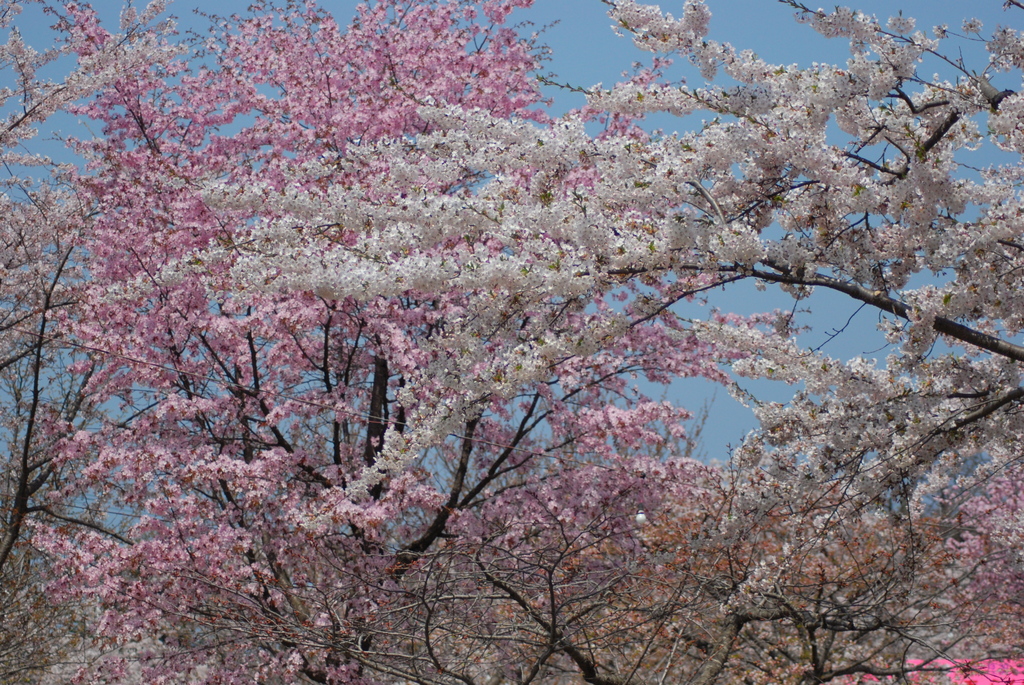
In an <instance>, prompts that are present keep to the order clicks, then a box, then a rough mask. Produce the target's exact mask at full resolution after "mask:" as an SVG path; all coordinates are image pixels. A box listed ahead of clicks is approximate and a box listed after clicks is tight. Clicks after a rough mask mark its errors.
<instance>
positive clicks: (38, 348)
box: [0, 2, 161, 683]
mask: <svg viewBox="0 0 1024 685" xmlns="http://www.w3.org/2000/svg"><path fill="white" fill-rule="evenodd" d="M22 9H23V7H22V4H21V3H17V2H3V3H0V28H2V29H5V30H6V31H7V39H6V42H5V43H4V44H3V45H0V73H3V74H4V82H5V87H4V89H3V90H2V91H0V112H2V116H3V123H2V125H0V162H2V165H3V168H4V170H5V173H6V176H5V177H4V178H3V179H2V181H0V207H2V210H0V215H2V217H3V219H2V221H0V397H2V400H0V455H2V456H0V464H2V466H0V473H2V479H0V679H2V680H3V681H4V682H11V683H14V682H38V679H39V678H40V676H41V674H42V673H43V672H44V671H45V670H46V669H47V668H48V667H49V666H50V665H51V664H52V663H53V662H55V661H58V660H61V659H65V658H68V655H69V654H70V653H71V652H72V651H73V650H74V649H76V647H77V644H78V643H79V642H80V641H81V638H82V637H83V636H84V634H85V627H84V618H83V614H82V613H81V611H80V609H81V607H79V606H77V605H76V604H73V603H68V604H62V605H56V604H55V603H53V602H52V601H51V599H52V598H51V597H50V596H49V593H48V592H47V589H46V582H47V581H48V579H49V570H50V561H49V559H47V558H46V556H45V555H43V554H41V553H40V551H39V550H38V549H37V548H36V547H35V546H34V544H33V535H32V522H33V521H36V522H42V523H44V524H47V525H55V526H84V527H89V528H93V529H99V530H102V529H103V525H102V522H103V518H104V517H103V516H102V515H97V513H96V512H95V511H92V507H90V506H89V502H87V501H86V500H79V501H77V502H74V503H71V502H61V501H58V500H56V499H54V498H53V495H54V494H55V492H56V491H58V490H59V489H60V488H61V487H63V486H64V484H65V483H66V482H67V480H68V479H71V478H73V477H74V473H73V472H72V471H69V470H68V469H67V468H65V467H63V466H62V465H61V464H60V463H59V459H58V452H59V443H60V442H61V440H62V439H63V438H64V437H65V436H66V435H67V433H68V432H69V431H71V432H73V431H74V429H75V427H83V426H85V425H87V424H88V422H89V420H90V416H91V415H92V412H93V407H92V404H91V402H90V397H89V392H88V390H87V386H88V383H89V380H90V373H91V369H92V368H93V366H94V365H93V363H92V362H90V360H89V359H88V358H87V356H86V355H83V354H81V353H80V352H79V351H78V350H76V349H75V348H74V347H73V346H71V345H69V344H68V342H67V341H66V340H65V339H64V337H63V334H62V333H61V332H60V331H59V321H60V319H61V318H62V317H65V316H67V315H69V313H70V310H71V309H73V307H74V306H75V298H76V296H75V294H74V288H75V286H76V284H77V283H80V282H81V279H82V275H83V274H82V268H81V260H82V259H83V257H84V254H83V253H82V252H81V247H82V237H83V233H82V227H83V225H84V224H85V223H87V221H88V214H89V211H90V210H89V207H88V205H87V203H86V199H85V198H84V197H83V196H82V195H81V194H80V193H78V192H77V191H76V190H75V188H74V187H73V185H74V184H73V181H72V179H71V175H72V174H71V170H70V168H69V167H67V166H63V165H59V164H56V163H54V162H53V161H52V160H50V159H48V158H47V157H46V156H44V155H40V154H38V153H37V152H34V151H33V145H34V142H33V138H35V137H36V136H37V134H38V132H39V130H40V128H42V127H45V126H46V125H47V122H48V120H49V119H50V118H51V117H53V116H54V115H55V114H58V113H60V112H62V111H63V110H66V108H67V107H68V106H69V105H70V104H71V103H72V102H74V101H76V100H79V99H81V98H84V97H87V96H89V95H91V94H93V93H94V92H95V91H96V90H97V89H98V88H100V87H102V86H103V85H104V84H106V83H108V82H109V81H110V79H111V77H112V76H113V75H114V74H115V73H118V72H120V71H123V70H124V69H126V68H129V67H130V65H131V64H132V63H133V62H136V61H141V62H146V63H152V62H153V60H154V59H156V58H158V56H159V55H158V51H156V50H155V46H154V43H153V41H152V36H151V35H150V34H147V32H146V31H145V30H144V29H143V27H144V26H145V25H146V24H147V23H149V22H150V21H151V20H152V19H153V15H154V14H156V13H159V12H160V11H161V10H160V8H159V7H152V8H150V10H149V12H144V13H142V14H137V15H126V16H125V18H124V22H123V26H122V32H121V33H120V34H118V35H115V36H111V37H110V41H109V42H108V43H107V45H105V46H103V47H102V48H97V49H92V50H91V55H90V57H89V58H88V59H83V60H81V61H80V62H79V63H78V65H77V67H76V68H74V69H72V70H71V71H70V73H68V74H67V75H66V76H65V77H64V78H63V79H61V80H57V81H53V80H50V79H47V78H44V77H42V76H40V73H41V72H43V71H46V70H50V71H52V70H53V68H54V67H55V66H56V65H57V63H58V60H60V59H62V58H65V59H66V58H67V56H68V55H69V54H70V53H72V52H73V51H74V50H75V48H76V46H80V45H82V44H83V43H85V42H88V41H89V38H88V37H87V36H83V35H74V34H67V33H65V34H63V37H62V39H61V42H60V43H59V44H58V45H57V46H55V47H53V48H51V49H49V50H46V51H44V52H37V51H36V50H34V49H33V48H32V47H30V46H29V45H27V44H26V42H25V41H24V40H23V38H22V36H21V34H20V33H19V32H18V30H17V28H16V24H15V22H16V21H17V20H18V15H19V13H20V12H21V10H22ZM33 9H38V8H33ZM68 9H69V11H71V12H73V11H74V9H73V8H68ZM52 18H53V20H54V21H56V22H57V23H58V25H60V24H62V23H63V22H65V21H66V20H67V17H66V16H62V15H61V13H60V12H58V11H56V10H54V11H53V14H52Z"/></svg>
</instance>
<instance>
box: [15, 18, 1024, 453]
mask: <svg viewBox="0 0 1024 685" xmlns="http://www.w3.org/2000/svg"><path fill="white" fill-rule="evenodd" d="M249 2H250V0H219V2H216V3H211V2H196V1H195V0H177V1H176V2H171V4H170V8H169V13H170V14H173V15H176V16H177V17H178V20H179V27H180V28H181V29H182V31H184V30H187V29H194V30H202V29H203V28H205V26H206V22H205V20H204V19H203V18H201V17H198V16H196V15H195V10H196V9H201V10H203V11H205V12H211V13H217V14H221V15H228V14H232V13H236V12H245V10H246V8H247V7H248V5H249ZM321 4H322V5H323V6H324V7H326V8H327V9H328V10H329V11H331V12H332V13H333V14H334V15H335V17H336V18H337V19H338V20H339V23H341V24H346V23H347V20H348V18H349V17H351V16H352V15H353V13H354V8H355V6H356V4H357V3H356V2H354V1H353V0H323V2H322V3H321ZM808 4H811V3H808ZM93 5H94V7H96V8H97V9H98V10H99V11H100V13H101V16H102V17H103V18H104V20H105V21H106V22H107V24H108V26H110V27H111V29H112V30H115V29H116V26H117V19H118V15H119V13H120V10H121V8H122V6H123V3H122V2H120V1H119V0H99V1H98V2H94V3H93ZM707 5H708V7H709V8H710V9H711V11H712V14H713V18H712V21H711V32H710V38H712V39H715V40H719V41H725V42H729V43H732V44H733V45H734V46H735V47H737V48H739V49H751V50H753V51H754V52H756V53H757V54H758V55H759V56H760V57H762V58H763V59H766V60H768V61H770V62H773V63H779V64H787V65H788V64H794V63H796V64H798V65H800V66H808V65H810V64H811V63H814V62H830V63H843V62H844V61H845V60H846V59H847V58H848V56H849V49H848V46H847V44H846V42H845V41H842V40H826V39H825V38H823V37H821V36H819V35H818V34H817V33H815V32H814V31H812V30H811V29H810V28H809V27H807V26H803V25H799V24H797V23H796V22H795V21H794V19H793V10H792V9H791V8H790V7H788V6H786V5H784V4H782V3H780V2H777V1H776V0H707ZM662 6H663V8H664V9H665V10H666V11H668V12H671V13H675V14H677V15H678V14H679V13H681V10H682V2H681V0H677V1H674V2H671V3H663V4H662ZM811 6H812V7H817V5H813V4H811ZM850 6H851V7H854V8H856V9H860V10H862V11H864V12H867V13H869V14H874V15H876V16H877V17H878V18H879V19H880V20H882V21H883V23H884V21H885V19H886V18H888V17H889V16H892V15H894V14H897V13H898V12H900V11H901V10H902V13H903V15H904V16H910V17H914V18H915V19H917V28H919V29H921V30H925V31H928V32H929V33H930V32H931V27H933V26H935V25H937V24H946V25H948V27H949V29H950V30H951V31H956V32H960V27H961V25H962V22H963V20H964V19H967V18H971V17H977V18H979V19H981V20H982V22H983V23H984V27H985V28H984V31H983V32H982V35H987V34H990V32H991V31H992V29H994V28H996V26H997V25H999V24H1008V25H1011V26H1018V27H1022V26H1024V11H1022V10H1019V9H1012V10H1006V11H1004V10H1003V9H1002V1H1001V0H973V1H971V2H962V1H961V2H956V1H950V0H941V1H940V0H904V1H899V0H897V1H891V0H889V1H886V0H863V1H862V2H859V3H857V4H853V3H850ZM832 7H833V5H826V8H828V9H831V8H832ZM607 9H608V8H607V6H606V5H604V4H602V3H601V2H600V0H536V4H535V6H534V7H532V8H530V9H529V10H525V11H520V12H518V13H517V14H514V15H513V22H515V21H524V22H531V23H532V24H533V26H532V27H524V32H525V33H529V32H531V31H533V30H539V29H541V28H543V27H546V28H545V29H544V31H543V34H542V36H541V42H543V43H545V44H546V45H548V46H549V47H550V48H551V50H552V55H551V61H550V62H549V63H548V64H547V65H546V68H547V70H550V71H551V72H553V74H554V75H556V76H557V78H558V80H559V81H561V82H567V83H571V84H573V85H577V86H582V87H590V86H592V85H594V84H596V83H599V82H600V83H604V84H605V85H606V86H607V85H611V84H613V83H614V82H616V81H617V80H619V79H620V78H621V74H622V72H623V71H624V70H628V69H630V68H631V65H632V63H633V62H634V61H636V60H646V59H648V58H649V55H647V54H646V53H642V52H639V51H638V50H636V49H635V48H633V46H632V44H631V42H630V41H629V40H628V39H625V38H622V37H618V36H616V35H615V33H614V31H613V30H612V28H611V24H612V22H611V20H610V19H609V17H608V16H607V13H606V11H607ZM49 23H52V21H51V20H49V19H44V18H41V15H39V14H38V13H37V12H36V11H35V10H31V9H30V10H28V11H26V13H25V14H24V15H23V16H22V17H21V18H19V20H18V21H17V24H18V26H19V28H20V30H21V31H22V34H23V36H24V37H25V39H26V41H27V42H29V44H32V45H35V46H36V47H38V48H42V47H45V45H46V41H47V40H49V34H48V32H47V31H46V27H47V26H48V24H49ZM948 44H949V45H950V48H951V49H955V50H957V51H960V52H962V55H963V57H964V60H965V63H966V64H967V66H968V68H970V69H974V70H977V71H981V70H982V69H983V68H984V67H985V65H986V59H987V58H986V55H985V53H984V50H983V45H982V44H980V43H979V42H977V41H973V42H972V41H969V40H968V41H957V42H955V43H954V42H953V41H950V42H949V43H948ZM958 54H959V52H958ZM932 71H939V72H944V73H946V72H948V71H949V70H948V67H945V68H944V65H942V64H941V63H940V62H938V61H937V60H935V61H934V64H933V65H925V73H930V72H932ZM676 74H677V75H681V76H685V77H686V78H687V80H688V82H689V83H690V84H691V85H696V84H698V83H699V82H700V79H699V76H698V75H697V74H696V73H695V72H694V71H692V70H688V69H687V68H686V66H685V65H680V66H679V68H678V69H677V71H676ZM1012 79H1017V80H1019V76H1018V75H1012V76H1011V75H1007V74H1000V75H997V76H996V77H995V78H993V84H994V85H995V86H996V87H997V88H999V89H1000V90H1001V89H1004V88H1011V89H1019V88H1020V83H1019V82H1015V81H1014V80H1012ZM548 94H549V95H550V96H551V97H553V98H554V99H555V106H554V109H555V111H565V110H566V109H569V108H572V107H575V106H578V105H580V104H581V103H582V99H581V96H579V95H575V94H572V93H568V92H565V91H559V90H557V89H550V90H549V91H548ZM695 123H698V124H699V122H692V121H677V120H672V119H671V118H668V117H665V118H659V119H658V120H656V121H655V122H654V123H653V125H654V126H656V127H658V128H662V129H664V130H666V131H672V130H677V129H678V130H684V129H686V128H688V127H692V126H693V125H694V124H695ZM46 151H47V152H50V153H51V154H53V151H52V149H47V150H46ZM715 297H716V300H715V302H714V304H715V305H716V306H718V307H720V308H723V309H729V310H732V311H739V312H740V313H752V312H755V311H766V310H771V309H775V308H787V309H788V308H791V307H792V306H793V301H792V300H791V299H790V298H788V297H785V296H780V295H779V294H778V293H777V292H773V291H772V290H771V289H769V292H767V293H757V292H756V291H755V290H754V289H753V287H741V288H739V289H734V290H732V291H730V292H728V293H725V294H716V296H715ZM810 304H811V305H812V306H814V307H815V310H814V312H813V313H812V314H810V315H805V316H804V318H803V319H802V320H803V322H804V323H806V324H809V325H810V326H811V327H812V329H813V330H812V331H811V332H810V333H809V334H808V335H807V336H806V343H807V344H810V345H816V344H819V343H824V342H826V340H829V335H828V334H829V332H830V331H832V330H834V329H838V328H840V327H842V326H843V325H844V324H845V323H846V321H847V319H848V318H850V317H851V316H852V315H854V313H855V312H856V311H857V307H856V306H855V305H854V304H853V303H851V302H849V301H848V300H844V299H843V298H842V297H840V296H831V297H830V296H829V295H828V294H822V293H815V296H814V297H813V298H812V299H811V301H810ZM876 323H877V314H876V313H875V312H873V311H868V310H865V311H861V312H860V313H858V314H857V315H856V316H855V317H854V318H853V321H852V323H851V326H850V327H849V329H848V330H847V331H846V332H844V333H843V334H841V335H840V336H838V337H836V338H835V339H834V340H831V341H830V342H828V344H827V345H826V346H825V348H824V350H823V351H824V352H826V353H828V354H831V355H834V356H837V357H841V358H849V357H852V356H858V355H860V356H866V357H874V356H884V354H885V350H880V349H879V341H880V340H881V339H880V337H879V336H878V335H877V333H876V332H875V324H876ZM746 387H749V388H750V389H753V390H754V392H755V394H757V395H758V396H759V397H762V398H766V399H775V400H781V399H785V398H786V397H788V396H789V395H790V394H791V392H792V390H793V389H792V388H786V387H777V386H776V385H774V384H771V383H767V382H763V383H758V384H746ZM713 392H714V389H711V388H709V387H708V386H707V385H706V384H704V383H702V382H697V381H681V382H679V383H678V384H676V386H674V387H673V388H672V390H671V398H672V399H674V400H677V401H680V402H682V403H683V404H684V405H685V406H688V407H690V408H691V409H698V408H699V407H700V405H701V404H702V403H703V402H705V401H706V400H707V399H708V398H709V397H711V395H712V393H713ZM715 395H716V400H715V402H714V405H713V406H712V410H711V414H710V420H709V423H708V425H707V427H706V430H705V433H704V436H703V439H704V452H705V454H706V455H707V456H708V457H709V458H712V459H724V458H726V456H727V451H726V449H725V447H726V445H727V444H730V443H731V444H732V445H736V444H738V443H739V441H740V440H741V439H742V437H743V435H744V434H745V433H746V432H747V431H749V430H751V429H752V428H753V427H754V420H753V416H752V414H751V413H750V412H749V411H748V410H745V409H743V408H742V407H741V406H740V405H739V404H737V403H736V402H735V401H733V400H731V399H730V398H729V397H728V394H727V392H725V390H724V389H718V390H717V392H715Z"/></svg>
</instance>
